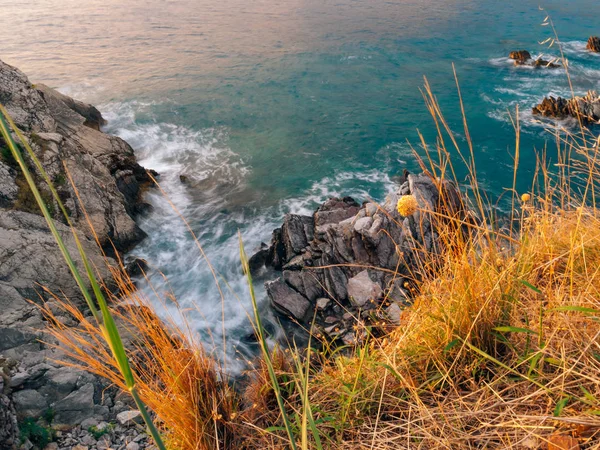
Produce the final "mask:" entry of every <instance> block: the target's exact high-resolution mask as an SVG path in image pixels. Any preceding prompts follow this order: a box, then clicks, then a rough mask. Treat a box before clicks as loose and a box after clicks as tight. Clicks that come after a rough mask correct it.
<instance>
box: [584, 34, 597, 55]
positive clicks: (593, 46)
mask: <svg viewBox="0 0 600 450" xmlns="http://www.w3.org/2000/svg"><path fill="white" fill-rule="evenodd" d="M586 48H587V49H588V50H590V51H592V52H596V53H600V37H598V36H590V38H589V39H588V41H587V46H586Z"/></svg>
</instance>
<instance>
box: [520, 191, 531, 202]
mask: <svg viewBox="0 0 600 450" xmlns="http://www.w3.org/2000/svg"><path fill="white" fill-rule="evenodd" d="M529 200H531V195H529V194H527V193H525V194H523V195H521V201H522V202H523V203H526V202H528V201H529Z"/></svg>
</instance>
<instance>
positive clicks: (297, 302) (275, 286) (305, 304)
mask: <svg viewBox="0 0 600 450" xmlns="http://www.w3.org/2000/svg"><path fill="white" fill-rule="evenodd" d="M265 288H266V289H267V294H268V296H269V298H270V299H271V304H272V305H273V307H274V308H275V309H277V310H278V311H280V312H281V313H283V314H285V315H288V316H291V317H292V318H294V319H296V320H299V321H301V322H302V321H304V319H305V318H306V314H307V312H308V310H309V309H310V306H311V305H310V302H309V301H308V299H307V298H306V297H304V296H303V295H301V294H299V293H298V292H297V291H295V290H294V289H292V288H291V287H290V286H288V285H287V284H286V283H285V282H284V281H283V280H282V279H281V278H277V279H276V280H275V281H271V282H267V283H265Z"/></svg>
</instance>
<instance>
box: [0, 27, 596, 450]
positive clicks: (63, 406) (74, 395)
mask: <svg viewBox="0 0 600 450" xmlns="http://www.w3.org/2000/svg"><path fill="white" fill-rule="evenodd" d="M588 49H589V50H590V51H596V52H600V39H599V38H593V37H592V38H590V40H589V41H588ZM510 58H511V59H513V60H514V61H515V64H517V65H531V66H534V67H545V68H550V69H551V68H557V67H560V66H559V65H558V64H556V63H555V62H553V61H545V60H541V59H537V60H534V59H533V58H532V57H531V54H530V53H529V52H527V51H525V50H522V51H517V52H513V53H511V55H510ZM0 103H1V104H3V105H4V106H5V107H6V108H7V110H8V112H9V113H10V114H11V116H12V117H13V119H14V121H15V123H16V125H17V126H18V127H19V128H20V130H22V131H23V133H24V135H25V136H26V138H27V139H28V140H29V143H30V144H31V146H32V148H33V149H34V151H35V152H36V155H37V156H38V158H39V159H40V161H41V162H42V164H43V165H44V167H45V169H46V171H47V172H48V174H49V175H50V177H51V178H52V180H53V182H54V184H55V186H56V188H57V190H58V192H59V194H60V196H61V199H62V200H63V202H64V204H65V205H66V207H67V209H68V211H69V213H70V216H71V220H72V221H73V223H74V224H75V226H76V228H77V230H78V232H79V233H80V236H81V238H82V241H83V246H84V248H85V250H86V253H87V254H88V256H89V257H90V259H91V261H92V262H93V263H94V265H95V266H96V267H97V268H98V270H99V275H100V277H101V278H102V279H103V280H104V281H105V283H106V284H107V285H108V286H109V287H110V286H111V278H110V272H109V270H108V268H107V263H108V264H109V265H113V266H116V265H117V262H116V259H115V257H116V256H120V255H121V254H122V253H123V252H126V251H128V250H129V249H131V248H132V247H133V246H134V245H135V244H136V243H138V242H140V241H141V240H142V239H143V238H144V237H145V233H144V232H143V231H142V230H141V229H140V228H139V227H138V225H137V224H136V221H135V220H136V217H137V216H139V215H142V214H145V213H146V212H147V211H149V209H150V208H151V207H150V205H148V204H146V203H144V202H143V199H142V194H143V191H144V190H145V189H147V188H148V187H149V186H150V185H151V177H150V176H149V175H148V173H147V171H146V170H145V169H144V168H143V167H141V166H140V165H139V164H138V163H137V162H136V159H135V155H134V152H133V149H132V148H131V147H130V146H129V145H128V144H127V143H126V142H125V141H123V140H122V139H120V138H118V137H115V136H111V135H108V134H105V133H103V132H102V131H101V128H102V126H103V125H104V124H105V121H104V118H103V117H102V115H101V113H100V112H99V111H98V110H97V109H96V108H95V107H93V106H91V105H88V104H85V103H82V102H79V101H77V100H75V99H72V98H70V97H67V96H65V95H63V94H61V93H59V92H57V91H55V90H53V89H51V88H49V87H47V86H44V85H33V84H31V83H30V81H29V80H28V79H27V77H26V76H25V75H24V74H23V73H22V72H20V71H19V70H18V69H16V68H14V67H11V66H9V65H7V64H5V63H3V62H2V61H0ZM533 112H534V114H538V115H542V116H545V117H552V118H558V119H562V118H566V117H575V118H578V119H581V121H582V122H583V123H584V124H592V123H598V122H600V97H599V96H598V94H596V93H589V94H588V95H587V96H584V97H581V98H575V99H562V98H552V97H550V98H546V99H544V101H543V102H542V103H540V104H539V105H537V106H536V107H534V108H533ZM6 150H7V149H6V148H5V146H4V145H3V142H2V141H1V140H0V311H1V314H0V450H13V449H16V448H19V447H21V448H24V449H25V450H31V449H33V448H44V447H45V448H47V449H49V450H91V449H98V450H105V449H109V448H111V449H115V450H117V449H118V450H123V449H127V450H140V449H145V448H153V444H152V443H151V442H150V439H149V438H148V437H147V435H146V434H145V431H144V428H143V426H142V425H141V424H140V421H139V413H138V412H137V411H135V408H134V407H133V404H132V402H131V400H130V399H129V396H128V395H126V394H123V393H121V392H119V391H118V390H117V389H116V388H115V387H113V386H110V385H109V384H108V382H106V381H105V380H103V379H101V378H99V377H97V376H94V375H91V374H89V373H87V372H84V371H81V370H78V369H74V368H71V367H66V366H63V365H61V364H60V363H58V362H57V361H60V360H65V359H66V356H65V355H64V354H63V353H62V352H61V350H60V349H57V348H54V347H53V346H52V344H53V343H54V342H53V340H52V339H51V338H50V337H49V336H48V335H47V334H46V333H45V331H44V329H45V319H44V317H43V315H42V313H41V312H40V310H39V308H38V306H37V305H36V304H35V303H38V304H40V303H42V302H46V304H47V305H48V307H49V308H50V309H52V310H53V311H54V310H56V312H57V313H58V311H59V308H57V304H56V301H55V300H54V299H53V298H52V296H51V295H50V294H49V292H48V291H46V290H45V289H42V288H41V287H40V286H44V287H45V288H47V289H49V290H50V291H51V292H54V293H57V294H60V295H64V296H65V297H67V298H69V299H70V300H71V301H73V302H75V303H76V304H78V305H81V307H82V309H83V310H85V309H86V307H85V306H84V303H83V301H82V298H81V297H80V294H79V289H78V287H77V285H76V283H75V281H74V280H73V279H72V277H71V273H70V272H69V270H68V268H67V267H66V264H65V263H64V262H63V258H62V255H61V254H60V251H59V249H58V247H57V246H56V244H55V242H54V239H53V237H52V235H51V234H50V232H49V231H48V229H47V226H46V224H45V221H44V219H43V218H42V217H41V216H40V215H39V213H38V210H37V205H36V204H35V202H34V200H33V198H32V195H31V192H30V191H29V190H28V188H27V185H26V183H25V182H24V179H23V176H22V175H21V174H20V172H19V169H18V167H17V165H16V164H15V162H14V161H13V160H12V159H11V157H10V154H9V153H8V152H7V151H6ZM38 178H39V177H38ZM69 178H72V180H73V183H74V184H75V186H76V187H77V192H75V191H74V190H73V188H72V187H71V183H70V182H69V181H68V180H69ZM37 181H38V183H39V185H40V189H41V191H42V194H43V195H45V197H46V199H48V200H50V201H51V197H50V195H49V190H48V187H47V186H45V185H44V183H43V182H42V181H41V179H38V180H37ZM182 182H186V180H185V179H184V178H182ZM78 197H79V198H78ZM402 199H411V201H415V205H414V206H415V208H416V209H408V210H406V212H405V213H404V214H402V212H401V211H399V208H398V204H399V202H402ZM81 204H83V205H85V212H84V211H83V210H82V208H81V206H80V205H81ZM52 206H53V205H52V204H51V207H52ZM54 210H56V211H57V210H58V208H56V205H54ZM86 214H87V216H88V218H89V221H90V223H91V225H92V226H93V229H94V230H95V231H96V233H97V236H98V240H99V242H100V246H101V248H98V246H97V245H96V243H95V237H94V234H93V233H92V231H91V229H90V227H89V226H88V223H87V220H86ZM444 215H445V216H452V217H456V216H459V217H460V218H461V219H462V220H463V221H465V222H468V221H472V220H476V219H475V218H474V217H473V216H472V214H470V213H469V212H468V211H467V208H466V207H465V205H464V203H463V198H462V197H461V195H460V193H459V190H458V188H457V187H456V186H455V185H453V184H452V183H450V182H448V181H445V180H438V179H435V178H434V177H431V176H430V175H428V174H419V175H416V174H409V173H408V172H405V174H404V177H403V179H402V181H401V183H399V187H398V189H397V190H396V192H394V193H393V194H391V195H390V196H389V197H388V198H387V199H386V201H385V203H383V204H382V205H378V204H375V203H371V202H365V203H363V204H359V203H357V202H356V201H355V200H354V199H352V198H350V197H344V198H332V199H329V200H328V201H327V202H325V203H324V204H323V205H321V206H320V207H319V208H318V209H317V210H316V211H315V213H314V214H313V215H312V216H301V215H295V214H288V215H286V216H285V218H284V220H283V224H282V226H281V227H280V228H278V229H276V230H274V231H273V236H272V240H271V242H270V244H268V245H267V244H263V246H262V248H261V249H260V250H259V251H258V252H257V253H256V254H255V255H253V256H252V258H251V261H250V264H251V268H252V271H253V273H254V274H255V275H256V276H257V277H258V279H262V281H264V282H265V286H266V291H267V295H268V297H269V299H270V302H271V305H272V306H273V308H274V309H275V310H276V311H278V312H279V313H280V314H282V315H283V316H285V317H288V318H289V319H291V320H292V321H293V322H296V323H297V324H299V325H300V326H301V327H304V328H312V331H313V333H314V334H316V335H319V336H320V337H324V338H325V339H327V340H328V341H334V342H338V343H339V344H342V345H356V344H358V343H360V342H361V341H362V339H363V337H364V330H365V329H366V328H367V327H377V326H381V324H382V323H383V324H390V323H391V324H393V323H398V322H399V320H400V315H401V312H402V309H403V308H404V307H405V306H406V305H407V304H409V303H410V300H411V297H412V295H413V293H412V292H413V287H414V283H415V282H416V281H418V279H419V276H420V273H422V271H423V270H427V269H426V268H424V267H421V266H420V265H419V263H418V261H422V260H423V258H422V255H423V253H429V254H438V253H439V252H442V251H443V247H444V243H443V240H442V239H440V236H439V234H438V232H437V225H436V223H437V221H438V220H439V217H441V216H444ZM55 217H56V220H57V222H58V223H57V226H58V229H59V231H60V232H61V233H62V234H63V236H64V239H65V241H66V243H67V246H68V248H69V250H70V251H71V253H72V254H77V251H76V247H75V242H74V239H73V237H72V236H71V234H70V230H69V228H68V227H67V226H66V225H65V224H64V223H61V218H60V215H59V214H58V213H57V214H56V215H55ZM103 252H105V253H106V254H107V255H108V257H107V258H105V256H104V255H103ZM78 263H79V262H78ZM140 263H143V262H140ZM137 264H139V263H136V264H135V265H137ZM135 265H134V266H135ZM134 269H136V267H134ZM274 272H275V273H276V276H275V278H274V279H268V278H270V277H269V276H268V275H270V274H272V273H274ZM59 319H60V321H61V322H62V323H63V324H64V325H66V326H77V325H78V324H77V323H76V322H75V321H74V320H73V319H72V318H70V317H66V316H60V315H59ZM313 319H314V320H313ZM50 440H52V441H53V442H51V443H50V442H49V441H50Z"/></svg>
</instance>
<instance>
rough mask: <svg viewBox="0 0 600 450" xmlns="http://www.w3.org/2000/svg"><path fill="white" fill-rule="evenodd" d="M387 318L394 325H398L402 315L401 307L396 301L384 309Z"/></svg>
mask: <svg viewBox="0 0 600 450" xmlns="http://www.w3.org/2000/svg"><path fill="white" fill-rule="evenodd" d="M385 313H386V314H387V316H388V318H389V319H390V321H391V322H392V323H393V324H394V325H400V319H401V317H402V308H401V307H400V305H398V303H396V302H393V303H392V304H391V305H390V306H388V307H387V308H386V310H385Z"/></svg>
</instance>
